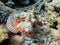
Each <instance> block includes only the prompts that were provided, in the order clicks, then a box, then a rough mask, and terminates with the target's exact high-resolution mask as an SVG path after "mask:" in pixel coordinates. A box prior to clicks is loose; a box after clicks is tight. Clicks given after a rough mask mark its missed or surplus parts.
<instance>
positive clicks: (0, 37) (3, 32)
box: [0, 25, 8, 43]
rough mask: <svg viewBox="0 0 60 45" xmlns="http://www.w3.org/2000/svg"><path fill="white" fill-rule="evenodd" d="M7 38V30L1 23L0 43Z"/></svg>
mask: <svg viewBox="0 0 60 45" xmlns="http://www.w3.org/2000/svg"><path fill="white" fill-rule="evenodd" d="M7 38H8V34H7V30H6V28H4V27H3V26H2V25H0V43H1V42H2V41H3V40H5V39H7Z"/></svg>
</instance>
